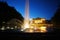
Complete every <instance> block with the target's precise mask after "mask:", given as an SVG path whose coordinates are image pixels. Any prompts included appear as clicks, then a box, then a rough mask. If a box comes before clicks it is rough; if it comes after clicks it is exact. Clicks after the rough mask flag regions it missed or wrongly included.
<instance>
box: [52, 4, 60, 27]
mask: <svg viewBox="0 0 60 40" xmlns="http://www.w3.org/2000/svg"><path fill="white" fill-rule="evenodd" d="M51 22H52V23H53V24H54V26H56V27H59V25H60V5H59V6H58V9H57V11H56V13H55V15H54V16H53V17H52V18H51Z"/></svg>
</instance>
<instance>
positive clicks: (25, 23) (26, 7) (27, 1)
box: [23, 0, 29, 30]
mask: <svg viewBox="0 0 60 40" xmlns="http://www.w3.org/2000/svg"><path fill="white" fill-rule="evenodd" d="M26 28H29V0H26V6H25V17H24V24H23V30H25V29H26Z"/></svg>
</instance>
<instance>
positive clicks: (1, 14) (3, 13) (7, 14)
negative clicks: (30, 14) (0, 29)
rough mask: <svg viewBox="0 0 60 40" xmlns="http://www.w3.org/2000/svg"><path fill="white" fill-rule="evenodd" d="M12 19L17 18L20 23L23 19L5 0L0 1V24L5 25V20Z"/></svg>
mask: <svg viewBox="0 0 60 40" xmlns="http://www.w3.org/2000/svg"><path fill="white" fill-rule="evenodd" d="M12 19H17V21H18V20H19V21H21V22H22V23H23V20H24V18H23V16H22V15H21V14H20V13H19V12H17V11H16V9H15V8H14V7H11V6H9V5H8V4H7V3H6V2H0V26H3V25H7V22H9V21H10V20H12ZM17 21H16V22H17ZM4 22H5V23H4ZM16 25H17V24H16Z"/></svg>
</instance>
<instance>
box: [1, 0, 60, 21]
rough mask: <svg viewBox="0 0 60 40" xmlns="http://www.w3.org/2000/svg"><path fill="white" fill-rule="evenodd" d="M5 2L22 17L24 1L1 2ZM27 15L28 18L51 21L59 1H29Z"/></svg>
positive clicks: (7, 0)
mask: <svg viewBox="0 0 60 40" xmlns="http://www.w3.org/2000/svg"><path fill="white" fill-rule="evenodd" d="M1 1H6V2H7V3H8V5H10V6H13V7H15V9H16V10H17V11H18V12H20V13H21V14H22V15H23V17H24V12H25V0H1ZM29 2H30V3H29V13H30V18H36V17H40V18H46V19H48V20H49V19H51V17H52V16H53V15H54V13H55V12H56V9H57V7H58V3H59V0H30V1H29Z"/></svg>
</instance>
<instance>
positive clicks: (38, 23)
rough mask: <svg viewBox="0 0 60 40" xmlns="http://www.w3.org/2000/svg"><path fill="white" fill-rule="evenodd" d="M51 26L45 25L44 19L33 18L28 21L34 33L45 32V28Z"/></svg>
mask: <svg viewBox="0 0 60 40" xmlns="http://www.w3.org/2000/svg"><path fill="white" fill-rule="evenodd" d="M51 26H52V24H49V23H46V19H45V18H33V19H32V20H30V28H33V29H34V30H35V32H47V27H51Z"/></svg>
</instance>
